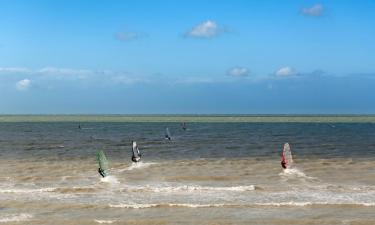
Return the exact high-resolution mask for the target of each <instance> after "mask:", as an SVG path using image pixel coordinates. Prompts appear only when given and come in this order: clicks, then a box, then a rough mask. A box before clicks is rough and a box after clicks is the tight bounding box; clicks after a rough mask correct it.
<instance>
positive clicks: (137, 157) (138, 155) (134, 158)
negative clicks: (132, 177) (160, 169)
mask: <svg viewBox="0 0 375 225" xmlns="http://www.w3.org/2000/svg"><path fill="white" fill-rule="evenodd" d="M132 150H133V156H132V161H133V162H139V161H140V160H141V157H142V154H141V152H140V151H139V149H138V145H137V142H135V141H133V143H132Z"/></svg>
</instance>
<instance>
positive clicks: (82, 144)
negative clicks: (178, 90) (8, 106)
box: [0, 123, 375, 224]
mask: <svg viewBox="0 0 375 225" xmlns="http://www.w3.org/2000/svg"><path fill="white" fill-rule="evenodd" d="M81 126H82V127H83V129H81V130H80V129H78V128H77V124H74V123H0V150H1V151H0V157H1V158H0V170H1V171H2V173H1V175H0V201H1V205H0V223H13V222H25V221H27V223H29V224H45V223H47V221H52V220H53V221H56V223H58V224H93V223H112V224H116V223H121V224H123V223H129V224H176V223H182V224H183V223H188V224H189V223H190V224H202V223H203V224H228V223H234V224H248V223H249V222H254V223H258V224H259V223H261V224H280V223H282V224H321V223H322V221H324V222H325V223H327V221H328V223H329V224H352V223H353V224H355V223H360V224H374V223H375V219H374V217H373V211H374V209H375V208H374V207H375V161H374V159H375V138H374V137H375V125H374V124H334V125H333V126H332V124H331V125H330V124H324V123H323V124H314V123H309V124H303V123H296V124H293V123H288V124H282V123H277V124H272V123H264V124H261V123H228V124H220V123H191V124H188V130H187V131H183V130H182V129H181V127H180V124H178V123H84V124H81ZM166 127H169V129H170V131H171V134H172V141H166V140H164V132H165V128H166ZM132 140H136V141H137V143H138V144H139V147H140V150H141V151H142V153H143V156H144V157H143V159H142V162H141V163H139V164H135V163H132V162H131V161H130V157H131V141H132ZM284 142H289V143H290V144H291V147H292V150H293V153H294V158H295V162H296V167H295V168H293V169H290V170H284V171H283V170H282V169H281V166H280V162H279V160H280V151H281V149H282V146H283V144H284ZM99 149H102V150H104V151H105V153H106V155H107V158H108V159H109V161H110V166H111V170H110V174H111V175H110V176H109V177H106V178H100V176H99V175H98V174H97V163H96V161H95V154H96V152H97V150H99ZM301 209H308V210H301ZM343 211H345V212H346V213H342V212H343ZM338 212H341V213H338Z"/></svg>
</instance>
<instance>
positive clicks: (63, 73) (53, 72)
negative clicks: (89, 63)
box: [34, 67, 93, 79]
mask: <svg viewBox="0 0 375 225" xmlns="http://www.w3.org/2000/svg"><path fill="white" fill-rule="evenodd" d="M34 73H36V74H41V75H48V76H53V77H55V78H60V79H62V78H70V79H72V78H75V79H84V78H86V77H87V76H89V75H92V74H93V71H91V70H84V69H69V68H56V67H44V68H42V69H38V70H35V71H34Z"/></svg>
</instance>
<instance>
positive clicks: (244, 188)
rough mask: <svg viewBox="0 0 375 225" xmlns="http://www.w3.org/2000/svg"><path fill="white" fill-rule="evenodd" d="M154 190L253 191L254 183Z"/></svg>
mask: <svg viewBox="0 0 375 225" xmlns="http://www.w3.org/2000/svg"><path fill="white" fill-rule="evenodd" d="M152 190H153V191H155V192H176V191H253V190H255V186H254V185H250V186H233V187H208V186H195V185H191V186H190V185H183V186H177V187H156V188H152Z"/></svg>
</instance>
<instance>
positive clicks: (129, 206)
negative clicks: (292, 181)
mask: <svg viewBox="0 0 375 225" xmlns="http://www.w3.org/2000/svg"><path fill="white" fill-rule="evenodd" d="M313 205H317V206H318V205H347V206H350V205H358V206H366V207H374V206H375V203H365V202H356V203H330V202H293V201H291V202H264V203H249V204H230V203H215V204H192V203H149V204H147V203H145V204H136V203H130V204H109V207H111V208H127V209H145V208H155V207H186V208H210V207H254V206H267V207H269V206H271V207H272V206H273V207H281V206H291V207H305V206H313Z"/></svg>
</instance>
